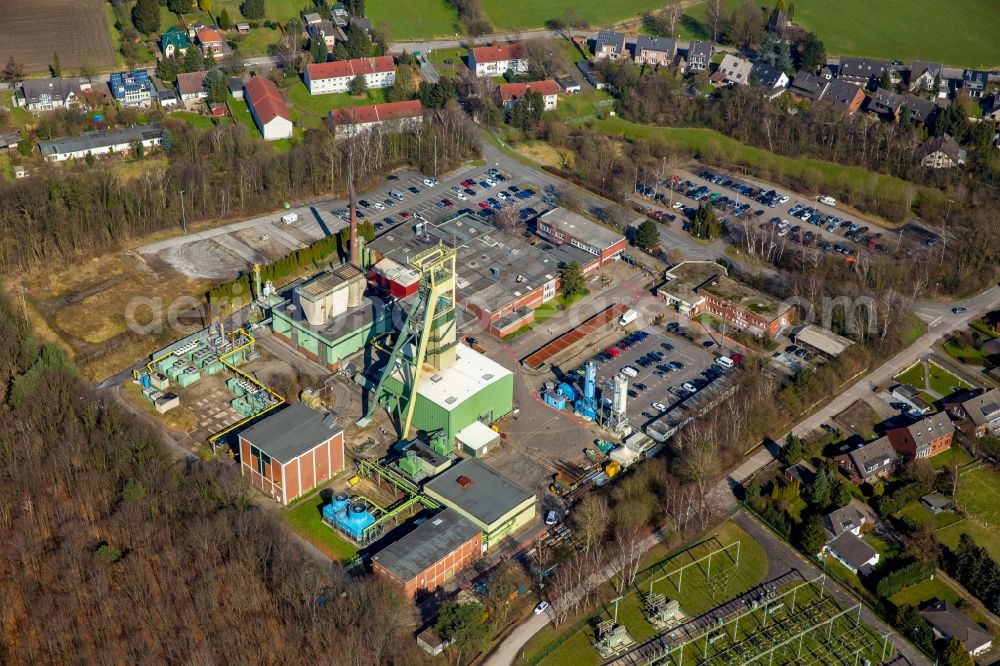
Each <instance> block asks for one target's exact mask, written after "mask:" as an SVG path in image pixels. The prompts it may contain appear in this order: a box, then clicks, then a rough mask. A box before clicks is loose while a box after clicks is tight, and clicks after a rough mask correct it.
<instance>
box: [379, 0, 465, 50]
mask: <svg viewBox="0 0 1000 666" xmlns="http://www.w3.org/2000/svg"><path fill="white" fill-rule="evenodd" d="M365 11H366V12H367V13H368V18H369V19H371V22H372V25H374V26H378V25H379V24H380V23H383V22H384V23H386V24H387V25H388V26H389V34H390V36H391V37H392V39H394V40H408V39H423V38H427V37H447V36H454V35H456V34H458V33H459V32H460V31H461V30H460V28H459V25H458V14H457V13H456V12H455V9H454V8H453V7H452V6H451V5H449V4H448V2H447V0H373V1H372V2H369V3H367V4H366V5H365Z"/></svg>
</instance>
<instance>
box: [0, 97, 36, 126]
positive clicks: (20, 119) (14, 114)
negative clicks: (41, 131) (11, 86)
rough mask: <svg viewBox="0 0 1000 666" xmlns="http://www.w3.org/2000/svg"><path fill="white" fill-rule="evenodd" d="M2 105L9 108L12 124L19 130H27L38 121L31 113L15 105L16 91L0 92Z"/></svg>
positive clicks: (0, 103)
mask: <svg viewBox="0 0 1000 666" xmlns="http://www.w3.org/2000/svg"><path fill="white" fill-rule="evenodd" d="M0 105H3V106H5V107H7V109H9V111H10V121H9V122H10V124H11V125H13V126H14V127H17V128H18V129H25V128H26V127H28V125H34V124H35V122H36V121H37V118H35V116H34V115H32V113H31V111H28V110H27V109H22V108H21V107H19V106H16V105H15V104H14V91H13V90H6V91H3V92H0Z"/></svg>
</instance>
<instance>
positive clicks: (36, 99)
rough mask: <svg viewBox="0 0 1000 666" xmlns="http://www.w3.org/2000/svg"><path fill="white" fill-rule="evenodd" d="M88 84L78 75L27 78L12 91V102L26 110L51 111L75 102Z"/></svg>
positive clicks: (88, 88) (86, 88)
mask: <svg viewBox="0 0 1000 666" xmlns="http://www.w3.org/2000/svg"><path fill="white" fill-rule="evenodd" d="M85 90H90V84H89V83H87V82H85V81H83V80H82V79H80V78H78V77H75V76H74V77H67V78H60V79H28V80H26V81H22V82H21V83H20V84H19V85H18V86H17V88H16V90H15V93H14V103H15V104H16V105H17V106H21V107H24V108H25V109H27V110H28V111H32V112H38V111H51V110H52V109H62V108H65V107H67V106H71V105H73V104H76V103H77V102H78V101H79V99H80V96H81V94H82V93H83V92H84V91H85Z"/></svg>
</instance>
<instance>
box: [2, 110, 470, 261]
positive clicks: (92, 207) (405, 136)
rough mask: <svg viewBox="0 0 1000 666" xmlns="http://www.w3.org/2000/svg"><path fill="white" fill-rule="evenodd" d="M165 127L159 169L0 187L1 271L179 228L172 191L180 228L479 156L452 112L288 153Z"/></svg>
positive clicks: (238, 138)
mask: <svg viewBox="0 0 1000 666" xmlns="http://www.w3.org/2000/svg"><path fill="white" fill-rule="evenodd" d="M163 125H164V127H165V128H166V130H167V133H166V136H165V137H164V142H163V143H164V145H163V149H162V150H163V152H164V153H165V154H166V155H167V157H169V162H168V164H167V165H166V166H164V164H163V163H162V162H151V163H150V165H149V167H148V168H141V163H140V165H139V166H140V168H139V169H129V170H123V169H116V168H115V163H114V161H108V162H103V161H101V162H98V163H97V164H95V165H93V166H89V165H83V164H81V165H76V166H73V165H63V166H61V167H58V168H57V167H55V166H51V165H49V166H48V168H46V169H43V170H40V171H39V172H38V174H37V176H36V177H33V178H30V179H24V180H18V181H14V182H8V181H3V182H0V201H2V202H3V205H2V206H0V234H2V236H3V238H4V243H3V245H2V246H0V271H2V272H11V271H16V270H24V269H29V268H31V267H34V266H37V265H39V264H41V263H43V262H53V261H65V260H67V259H70V258H72V257H74V256H78V255H80V254H81V253H98V252H103V251H106V250H109V249H111V248H114V247H120V246H123V245H127V244H128V243H129V242H132V241H134V240H135V239H138V238H141V237H143V236H145V235H147V234H150V233H153V232H156V231H161V230H164V229H170V228H176V229H178V230H179V229H180V226H181V196H180V193H181V192H182V191H183V192H184V201H185V204H186V213H187V220H188V223H189V224H191V223H192V222H194V223H197V222H199V221H211V222H216V221H221V220H225V219H227V218H236V217H240V216H247V215H251V214H257V213H262V212H266V211H272V210H275V209H277V208H279V207H280V206H281V204H282V202H284V201H295V200H297V199H303V198H307V197H311V196H317V195H321V194H327V193H336V192H344V191H346V189H347V182H346V181H347V172H348V164H349V163H350V162H353V165H354V171H353V173H354V179H355V181H356V183H357V185H358V188H359V189H363V187H362V185H363V184H364V183H366V182H371V181H374V180H376V179H378V178H380V177H381V176H383V175H384V174H385V173H387V172H388V171H390V170H391V169H394V168H397V167H401V166H407V165H409V166H413V167H415V168H418V169H420V170H422V171H424V172H425V173H435V169H436V172H437V173H443V172H445V171H448V170H450V169H452V168H454V167H455V166H457V165H458V164H459V163H461V162H463V161H465V160H468V159H473V158H475V157H478V156H479V142H480V139H479V136H478V134H477V132H476V130H475V127H474V125H473V124H472V123H471V121H470V120H468V118H467V117H466V116H465V115H464V114H462V113H461V112H460V111H458V110H454V109H441V110H433V111H429V112H428V114H427V122H424V123H423V124H422V126H421V128H420V129H419V130H417V131H414V132H397V131H378V132H369V133H365V134H362V135H361V136H358V137H355V138H352V139H350V140H348V141H344V140H336V139H335V138H334V136H333V135H332V134H331V133H330V132H328V131H327V130H325V129H323V130H310V131H308V132H307V133H306V135H305V137H304V139H303V140H302V141H301V142H298V143H296V144H295V145H294V146H292V148H291V149H290V150H288V151H286V152H278V151H275V150H274V148H273V147H272V146H268V145H265V144H262V143H261V142H260V141H259V140H258V139H257V138H256V137H252V136H250V135H249V134H248V133H247V132H246V130H245V129H244V128H243V127H242V126H228V125H219V126H216V127H214V128H212V129H209V130H205V131H200V130H196V129H194V128H192V127H190V126H188V125H187V124H185V123H183V122H181V121H171V120H169V119H165V120H164V121H163ZM152 154H153V151H149V152H148V153H147V157H150V156H151V155H152Z"/></svg>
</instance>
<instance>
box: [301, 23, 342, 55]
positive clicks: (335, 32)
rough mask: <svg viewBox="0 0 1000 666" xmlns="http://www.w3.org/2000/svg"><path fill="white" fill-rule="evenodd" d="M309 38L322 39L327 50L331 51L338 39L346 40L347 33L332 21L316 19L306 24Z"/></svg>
mask: <svg viewBox="0 0 1000 666" xmlns="http://www.w3.org/2000/svg"><path fill="white" fill-rule="evenodd" d="M306 32H308V33H309V39H322V40H323V41H324V42H325V43H326V48H327V50H328V51H332V50H333V47H334V46H336V45H337V42H338V41H341V42H346V41H347V35H345V34H344V31H343V30H341V29H340V28H338V27H337V25H336V24H335V23H334V22H333V21H317V22H316V23H310V24H309V25H307V26H306Z"/></svg>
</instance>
